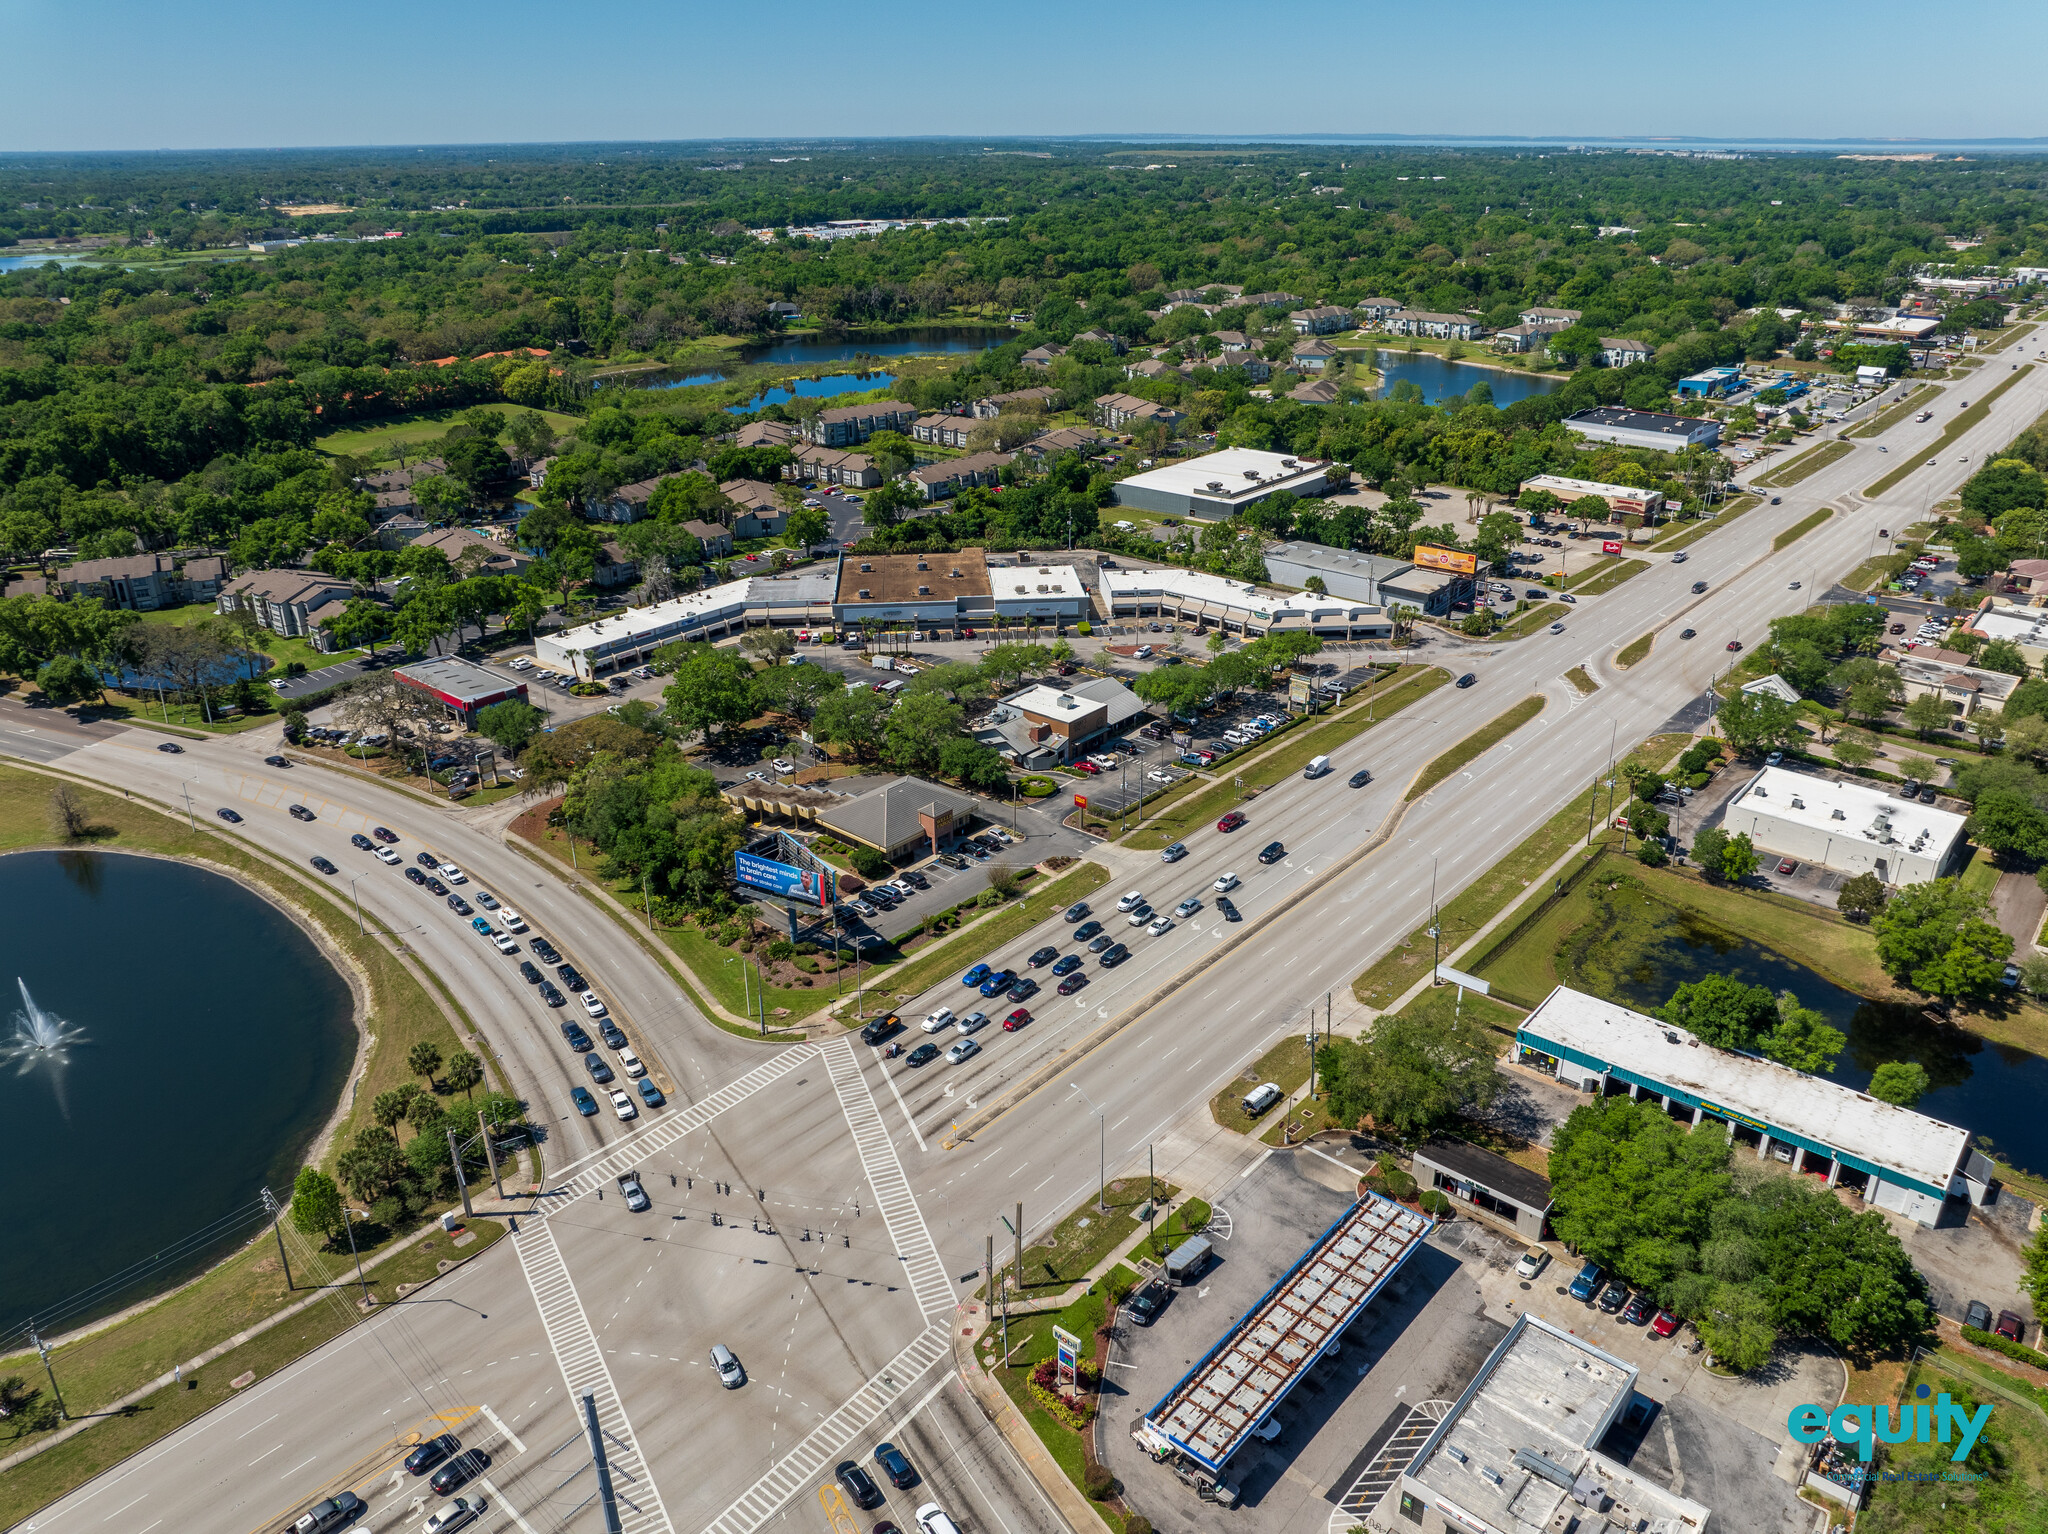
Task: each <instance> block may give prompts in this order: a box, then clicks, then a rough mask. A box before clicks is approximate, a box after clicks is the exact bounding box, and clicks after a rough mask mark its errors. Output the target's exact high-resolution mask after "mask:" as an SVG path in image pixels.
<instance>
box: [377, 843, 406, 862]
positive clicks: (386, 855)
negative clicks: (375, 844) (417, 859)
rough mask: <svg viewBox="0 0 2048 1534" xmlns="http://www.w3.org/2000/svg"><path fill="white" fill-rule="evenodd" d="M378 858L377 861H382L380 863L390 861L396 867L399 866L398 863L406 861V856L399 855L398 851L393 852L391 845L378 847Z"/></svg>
mask: <svg viewBox="0 0 2048 1534" xmlns="http://www.w3.org/2000/svg"><path fill="white" fill-rule="evenodd" d="M376 858H377V861H378V862H380V863H389V864H391V865H393V866H394V867H396V866H397V865H398V864H400V863H403V862H404V861H405V859H404V858H402V857H400V856H399V855H398V854H397V853H395V852H393V851H392V850H391V849H390V848H389V847H379V848H377V849H376Z"/></svg>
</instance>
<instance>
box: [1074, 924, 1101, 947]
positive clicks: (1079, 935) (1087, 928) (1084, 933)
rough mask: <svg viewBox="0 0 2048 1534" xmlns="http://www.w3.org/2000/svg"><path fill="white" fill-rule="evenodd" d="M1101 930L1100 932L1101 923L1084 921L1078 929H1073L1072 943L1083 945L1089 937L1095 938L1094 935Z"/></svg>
mask: <svg viewBox="0 0 2048 1534" xmlns="http://www.w3.org/2000/svg"><path fill="white" fill-rule="evenodd" d="M1101 930H1102V923H1101V922H1099V921H1084V922H1082V923H1081V925H1080V926H1078V927H1076V928H1075V929H1074V941H1075V942H1077V943H1085V942H1087V941H1088V939H1090V938H1091V937H1093V936H1095V934H1096V933H1098V932H1100V931H1101Z"/></svg>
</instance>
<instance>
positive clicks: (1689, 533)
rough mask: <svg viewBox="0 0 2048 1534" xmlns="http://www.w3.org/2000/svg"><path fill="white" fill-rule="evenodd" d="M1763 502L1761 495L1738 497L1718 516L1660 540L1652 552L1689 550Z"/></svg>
mask: <svg viewBox="0 0 2048 1534" xmlns="http://www.w3.org/2000/svg"><path fill="white" fill-rule="evenodd" d="M1763 500H1764V498H1763V497H1762V496H1760V495H1738V496H1737V497H1736V498H1735V499H1734V500H1732V501H1730V502H1729V503H1728V504H1727V505H1726V506H1723V507H1722V508H1721V511H1720V514H1719V515H1718V516H1712V517H1708V518H1706V519H1704V520H1702V521H1699V522H1692V523H1688V524H1687V525H1686V526H1685V527H1684V528H1682V529H1680V530H1679V531H1678V532H1675V533H1671V534H1668V535H1666V536H1665V537H1662V538H1659V539H1658V540H1657V541H1656V542H1655V543H1653V544H1651V545H1650V549H1651V552H1653V553H1658V554H1662V553H1665V552H1667V551H1669V550H1673V549H1682V548H1687V547H1689V546H1690V545H1692V544H1695V543H1698V542H1699V541H1700V540H1701V539H1702V538H1704V537H1706V536H1707V534H1708V533H1711V532H1713V531H1714V529H1716V528H1718V527H1726V526H1727V525H1728V524H1729V523H1730V522H1733V521H1734V520H1735V519H1736V518H1737V517H1739V516H1741V515H1742V514H1743V513H1744V512H1745V511H1749V510H1752V509H1754V508H1755V507H1758V506H1761V505H1762V504H1763Z"/></svg>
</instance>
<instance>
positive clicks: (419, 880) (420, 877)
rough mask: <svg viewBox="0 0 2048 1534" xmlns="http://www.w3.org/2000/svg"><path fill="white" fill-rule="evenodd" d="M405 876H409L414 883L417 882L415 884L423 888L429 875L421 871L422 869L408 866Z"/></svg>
mask: <svg viewBox="0 0 2048 1534" xmlns="http://www.w3.org/2000/svg"><path fill="white" fill-rule="evenodd" d="M405 876H406V878H408V879H410V880H412V882H413V883H415V884H417V885H419V886H420V888H422V889H425V888H426V885H427V876H426V875H425V874H423V873H421V872H420V871H419V870H418V869H417V868H408V869H407V870H406V871H405Z"/></svg>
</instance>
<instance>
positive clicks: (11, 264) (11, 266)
mask: <svg viewBox="0 0 2048 1534" xmlns="http://www.w3.org/2000/svg"><path fill="white" fill-rule="evenodd" d="M84 261H85V257H83V256H52V255H44V254H41V253H38V254H36V255H33V256H0V276H5V275H6V274H7V273H8V272H25V271H29V270H32V269H33V268H35V267H38V266H48V265H50V264H51V263H52V262H55V263H56V264H57V265H58V266H79V265H82V264H83V263H84Z"/></svg>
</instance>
